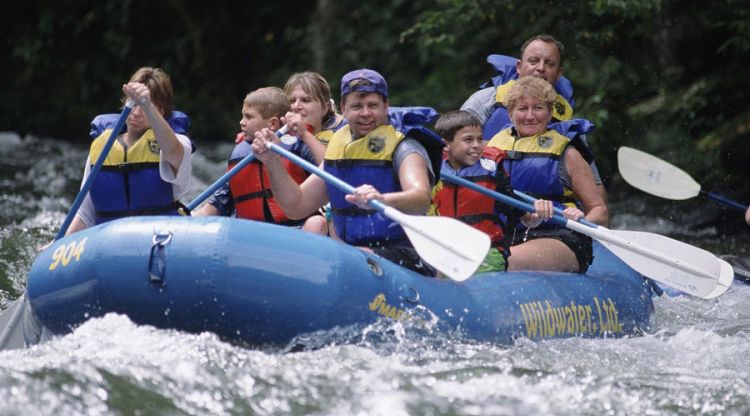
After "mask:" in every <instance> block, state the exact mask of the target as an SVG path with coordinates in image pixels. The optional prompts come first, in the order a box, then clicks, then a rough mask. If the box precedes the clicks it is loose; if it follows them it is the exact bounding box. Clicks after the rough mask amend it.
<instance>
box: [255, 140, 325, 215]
mask: <svg viewBox="0 0 750 416" xmlns="http://www.w3.org/2000/svg"><path fill="white" fill-rule="evenodd" d="M274 140H278V139H277V138H276V135H275V134H273V132H271V131H270V130H268V129H263V130H261V131H260V132H257V133H255V140H253V144H252V146H253V153H254V154H255V157H257V158H258V160H260V161H261V162H262V163H263V164H264V165H265V167H266V169H267V170H268V176H269V179H270V180H271V190H272V191H273V196H274V198H275V199H276V202H278V203H279V206H281V209H283V210H284V213H285V214H286V215H287V216H288V217H289V218H291V219H302V218H305V217H307V216H309V215H310V214H312V213H313V212H315V211H317V210H318V208H320V207H322V206H323V205H325V204H327V203H328V193H327V192H326V186H325V182H323V180H322V179H320V178H319V177H318V176H315V175H310V176H309V177H308V178H307V179H306V180H305V181H304V182H302V184H301V185H298V184H297V182H295V181H294V179H292V177H291V176H290V175H289V173H288V172H287V171H286V169H284V165H283V164H282V163H281V157H280V156H279V155H277V154H275V153H273V152H271V151H270V150H268V148H267V147H266V143H267V142H269V141H270V142H274ZM322 167H323V165H322V164H321V168H322Z"/></svg>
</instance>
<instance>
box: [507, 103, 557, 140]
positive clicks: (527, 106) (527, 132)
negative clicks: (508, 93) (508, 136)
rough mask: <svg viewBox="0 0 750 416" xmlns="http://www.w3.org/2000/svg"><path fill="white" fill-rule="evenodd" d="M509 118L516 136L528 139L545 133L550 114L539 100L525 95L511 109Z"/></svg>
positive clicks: (546, 106)
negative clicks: (516, 133)
mask: <svg viewBox="0 0 750 416" xmlns="http://www.w3.org/2000/svg"><path fill="white" fill-rule="evenodd" d="M510 117H511V121H513V126H514V127H515V128H516V132H518V135H519V136H520V137H528V136H533V135H535V134H539V133H541V132H543V131H545V130H546V129H547V124H548V123H549V122H550V120H551V119H552V113H551V110H550V107H549V105H548V104H547V103H545V102H544V101H543V100H542V99H541V98H538V97H534V96H530V95H525V96H523V97H521V98H519V99H518V101H517V102H516V103H515V105H514V106H513V107H512V108H511V110H510Z"/></svg>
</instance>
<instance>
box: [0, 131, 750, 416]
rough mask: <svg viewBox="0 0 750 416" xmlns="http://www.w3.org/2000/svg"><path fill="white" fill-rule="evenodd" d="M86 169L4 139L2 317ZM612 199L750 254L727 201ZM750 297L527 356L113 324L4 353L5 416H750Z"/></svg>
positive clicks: (672, 227)
mask: <svg viewBox="0 0 750 416" xmlns="http://www.w3.org/2000/svg"><path fill="white" fill-rule="evenodd" d="M228 152H229V148H228V147H225V146H220V147H216V148H206V147H202V148H201V149H200V151H199V153H198V154H196V160H195V169H194V170H195V174H196V178H195V179H196V180H195V183H194V186H193V191H194V194H193V195H197V194H198V193H199V192H200V191H201V190H202V189H203V188H204V187H205V186H206V184H207V183H210V181H211V180H212V179H214V178H217V177H218V176H220V174H221V173H222V171H223V167H224V161H223V160H222V157H223V156H224V155H226V154H228ZM85 157H86V152H85V149H84V148H83V147H79V146H72V145H71V144H69V143H66V142H62V141H59V140H54V139H39V138H33V137H27V138H19V137H18V136H17V135H15V134H10V133H4V134H2V133H0V212H2V216H1V217H0V307H1V308H2V309H4V308H5V307H7V306H8V305H9V304H10V303H12V301H13V300H14V299H16V298H18V297H19V296H20V295H21V293H22V292H23V290H24V285H25V279H26V274H27V271H28V269H29V267H30V265H31V263H32V261H33V259H34V257H35V256H36V247H37V246H38V245H40V244H43V243H45V242H47V241H49V240H51V239H52V238H53V236H54V234H55V233H56V231H57V229H58V227H59V225H60V224H61V223H62V220H63V218H64V216H65V214H66V212H67V209H68V207H69V206H70V203H71V202H72V200H73V198H74V197H75V195H76V192H77V190H78V187H79V181H80V176H81V173H82V170H83V166H82V164H83V162H84V160H85ZM610 200H611V202H612V208H611V210H612V212H613V227H612V228H616V229H630V230H643V231H649V232H655V233H660V234H664V235H667V236H670V237H672V238H676V239H679V240H682V241H685V242H688V243H690V244H693V245H696V246H700V247H702V248H705V249H707V250H709V251H712V252H714V253H717V254H737V255H750V252H749V251H748V250H750V248H749V247H748V246H749V243H748V241H750V233H749V229H750V227H745V226H744V225H743V224H744V223H743V222H742V221H741V216H740V215H739V214H736V213H729V212H727V211H726V210H724V209H723V208H722V207H720V206H718V205H716V204H714V203H712V202H707V201H698V200H690V201H682V202H666V201H657V200H656V198H654V197H650V196H646V195H644V194H638V193H637V192H634V191H633V190H632V189H628V188H627V185H621V184H617V183H615V184H613V188H612V189H611V190H610ZM749 296H750V286H736V287H733V288H732V289H731V290H730V291H729V292H728V293H727V294H725V295H724V296H721V297H719V298H718V299H715V300H711V301H705V300H700V299H695V298H689V297H680V298H659V299H656V300H655V306H656V314H655V316H654V319H653V327H654V328H653V331H652V332H651V333H649V334H646V335H644V336H640V337H633V338H627V339H600V340H588V339H577V338H574V339H567V340H555V341H544V342H530V341H525V340H522V341H519V342H517V343H516V345H514V346H512V347H503V346H497V345H492V344H482V343H472V342H466V341H462V340H457V339H451V338H449V337H446V336H444V335H436V334H431V333H430V330H429V328H426V329H425V328H421V327H420V328H411V327H409V326H405V325H406V324H404V323H391V322H387V321H383V322H379V323H377V324H375V325H372V326H369V327H367V328H365V329H361V328H359V329H356V330H355V329H340V330H338V331H332V332H331V333H329V334H322V335H320V337H321V339H320V344H321V345H322V347H321V348H319V349H315V350H313V351H303V352H286V351H285V350H284V349H283V348H279V349H277V350H251V349H245V348H241V347H237V346H233V345H230V344H227V343H225V342H222V341H220V340H219V339H218V338H217V337H216V336H214V335H212V334H208V333H206V334H200V335H190V334H184V333H178V332H173V331H165V330H157V329H154V328H151V327H145V326H136V325H134V324H133V323H131V322H130V321H129V320H128V319H127V318H126V317H124V316H118V315H108V316H106V317H104V318H100V319H94V320H91V321H89V322H88V323H86V324H84V325H83V326H81V327H79V328H78V329H77V330H76V331H75V332H74V333H73V334H71V335H68V336H65V337H61V338H58V339H54V340H52V341H50V342H47V343H45V344H42V345H39V346H36V347H33V348H29V349H25V350H17V351H4V352H0V398H2V399H0V414H2V415H36V414H39V415H50V414H60V415H73V414H80V415H132V414H141V415H151V414H158V415H207V414H212V415H225V414H226V415H240V414H261V415H265V414H268V415H271V414H273V415H276V414H317V415H328V414H334V415H352V414H361V415H381V414H382V415H406V414H425V415H431V414H436V415H437V414H457V415H479V414H481V415H485V414H492V415H515V414H519V415H526V414H555V415H579V414H584V415H611V414H632V415H693V414H716V415H719V414H721V415H746V414H750V386H748V380H750V340H749V339H748V338H749V337H750V302H748V301H747V298H748V297H749ZM337 341H340V342H337ZM343 341H346V342H343Z"/></svg>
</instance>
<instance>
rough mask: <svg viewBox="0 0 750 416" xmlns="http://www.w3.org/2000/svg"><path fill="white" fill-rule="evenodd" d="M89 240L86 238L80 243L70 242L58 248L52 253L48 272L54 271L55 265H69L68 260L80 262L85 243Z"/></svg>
mask: <svg viewBox="0 0 750 416" xmlns="http://www.w3.org/2000/svg"><path fill="white" fill-rule="evenodd" d="M88 239H89V238H88V237H86V238H84V239H83V240H81V241H72V242H71V243H70V244H68V245H66V246H60V247H58V248H57V250H55V252H54V253H52V263H50V265H49V269H50V270H55V269H56V268H57V265H58V264H60V263H62V265H63V267H64V266H67V265H68V263H70V260H71V259H73V258H75V260H76V261H79V260H81V254H83V249H84V247H85V246H86V241H87V240H88Z"/></svg>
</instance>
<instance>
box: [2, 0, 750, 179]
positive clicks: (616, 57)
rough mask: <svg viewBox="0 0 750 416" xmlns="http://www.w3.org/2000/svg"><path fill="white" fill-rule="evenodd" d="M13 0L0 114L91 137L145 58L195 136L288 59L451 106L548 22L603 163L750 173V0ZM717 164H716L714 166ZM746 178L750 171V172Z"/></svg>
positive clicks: (40, 128)
mask: <svg viewBox="0 0 750 416" xmlns="http://www.w3.org/2000/svg"><path fill="white" fill-rule="evenodd" d="M186 3H187V2H180V1H163V2H144V1H132V0H130V1H127V0H126V1H117V2H115V1H108V0H104V1H96V2H95V1H80V2H74V3H72V4H71V3H69V2H65V4H64V5H63V4H62V3H60V2H39V1H30V2H22V4H18V5H16V6H14V10H8V11H6V13H4V14H3V15H2V17H0V27H2V28H3V29H2V30H3V32H4V33H3V37H2V41H0V42H2V43H0V45H1V46H0V57H2V61H0V62H2V65H0V74H2V77H3V83H4V84H5V85H6V87H3V88H2V89H0V130H15V131H19V132H20V133H26V132H33V133H35V134H39V135H49V136H54V137H63V138H67V139H71V140H81V141H83V140H87V138H86V136H87V131H88V122H89V121H90V119H91V118H92V116H93V115H95V114H98V113H101V112H105V111H111V112H115V111H117V105H118V104H119V96H120V93H119V91H120V86H121V84H122V83H123V82H124V81H125V79H126V78H127V77H128V76H129V74H130V73H132V71H133V70H134V69H135V68H137V67H139V66H142V65H154V66H160V67H163V68H164V69H166V70H167V71H168V72H169V73H170V74H171V75H172V78H173V82H174V84H175V89H176V93H177V102H178V108H180V109H183V110H184V111H186V112H188V113H189V114H190V115H191V117H192V118H193V129H192V130H193V134H194V136H195V138H196V140H197V141H198V142H199V143H202V142H203V143H205V142H208V141H213V140H227V138H228V137H231V136H232V134H233V132H234V131H235V130H236V129H237V120H238V119H239V115H238V109H239V103H240V100H241V99H242V97H243V96H244V94H245V93H247V92H248V91H250V90H252V89H254V88H257V87H260V86H264V85H269V84H270V85H282V84H283V82H284V81H285V79H286V78H287V77H288V76H289V75H290V74H291V73H292V72H295V71H301V70H308V69H311V70H315V71H319V72H321V73H322V74H323V75H324V76H326V78H327V79H328V80H329V82H330V83H331V86H332V88H333V90H334V95H338V93H337V91H338V87H339V86H338V80H339V78H340V76H341V75H342V74H343V73H345V72H346V71H348V70H350V69H352V68H355V67H360V66H366V67H372V68H374V69H377V70H379V71H381V72H382V73H383V74H384V75H385V76H386V77H387V79H388V80H389V82H390V84H391V90H392V97H391V99H392V102H393V103H394V104H396V105H428V106H432V107H435V108H436V109H438V110H440V111H443V110H451V109H455V108H458V107H459V106H460V105H461V103H462V102H463V101H464V100H465V99H466V98H467V97H468V96H469V95H470V94H471V92H473V91H474V90H476V88H477V86H478V85H479V84H480V83H481V82H483V81H486V80H487V79H489V77H490V76H491V75H492V74H491V71H490V67H489V65H487V64H486V63H485V58H486V56H487V55H488V54H490V53H503V54H509V55H517V54H518V48H519V46H520V45H521V44H522V43H523V41H524V40H525V39H526V38H528V37H530V36H532V35H534V34H537V33H549V34H552V35H554V36H556V37H557V38H559V39H560V40H561V41H563V43H564V44H565V45H566V51H565V60H564V69H565V73H566V75H567V76H568V77H569V78H570V79H571V80H572V81H573V86H574V88H575V98H576V102H577V114H578V115H580V116H582V117H586V118H589V119H590V120H592V121H593V122H595V123H596V124H597V126H598V130H597V132H596V133H595V134H594V135H592V137H591V140H592V145H593V146H594V147H595V150H596V152H597V155H598V156H599V157H600V160H601V165H602V167H603V169H604V171H605V174H607V173H611V172H613V171H614V170H615V169H616V168H615V167H614V166H613V161H614V154H615V150H616V148H617V147H618V146H619V145H621V144H628V145H631V146H634V147H639V148H642V149H644V150H647V151H651V152H654V153H655V154H658V155H659V156H661V157H665V158H668V159H669V160H670V161H672V162H674V163H676V164H679V165H681V166H691V168H690V170H691V173H692V174H694V175H697V176H700V177H702V178H704V179H705V180H708V181H713V182H716V181H719V180H720V179H721V180H722V181H727V182H726V183H724V185H725V186H730V185H732V184H740V183H741V181H742V179H743V175H744V177H745V178H747V177H750V175H749V174H748V167H747V166H748V163H747V162H746V161H747V160H748V157H750V147H749V146H747V145H746V143H747V140H748V139H750V137H748V136H750V133H749V132H750V102H749V101H748V100H747V98H746V95H747V92H746V91H747V86H748V81H747V80H748V76H747V75H746V69H747V68H748V66H749V64H750V57H749V56H750V55H748V51H750V4H748V3H747V2H742V1H739V0H723V1H718V2H698V1H695V0H688V1H679V2H678V1H676V0H661V1H660V0H609V1H603V0H572V1H568V2H552V1H539V2H528V1H521V0H506V1H503V2H496V1H490V0H463V1H460V0H411V1H406V0H393V1H390V2H360V1H353V0H342V1H332V0H318V1H317V2H307V3H305V2H291V1H288V0H282V1H279V2H270V3H268V2H267V3H263V4H261V3H260V2H237V3H233V4H231V5H228V4H219V3H217V2H214V3H206V2H203V3H200V2H199V3H194V2H191V3H190V6H188V5H186ZM717 167H720V168H719V169H717ZM745 188H746V187H745Z"/></svg>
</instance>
